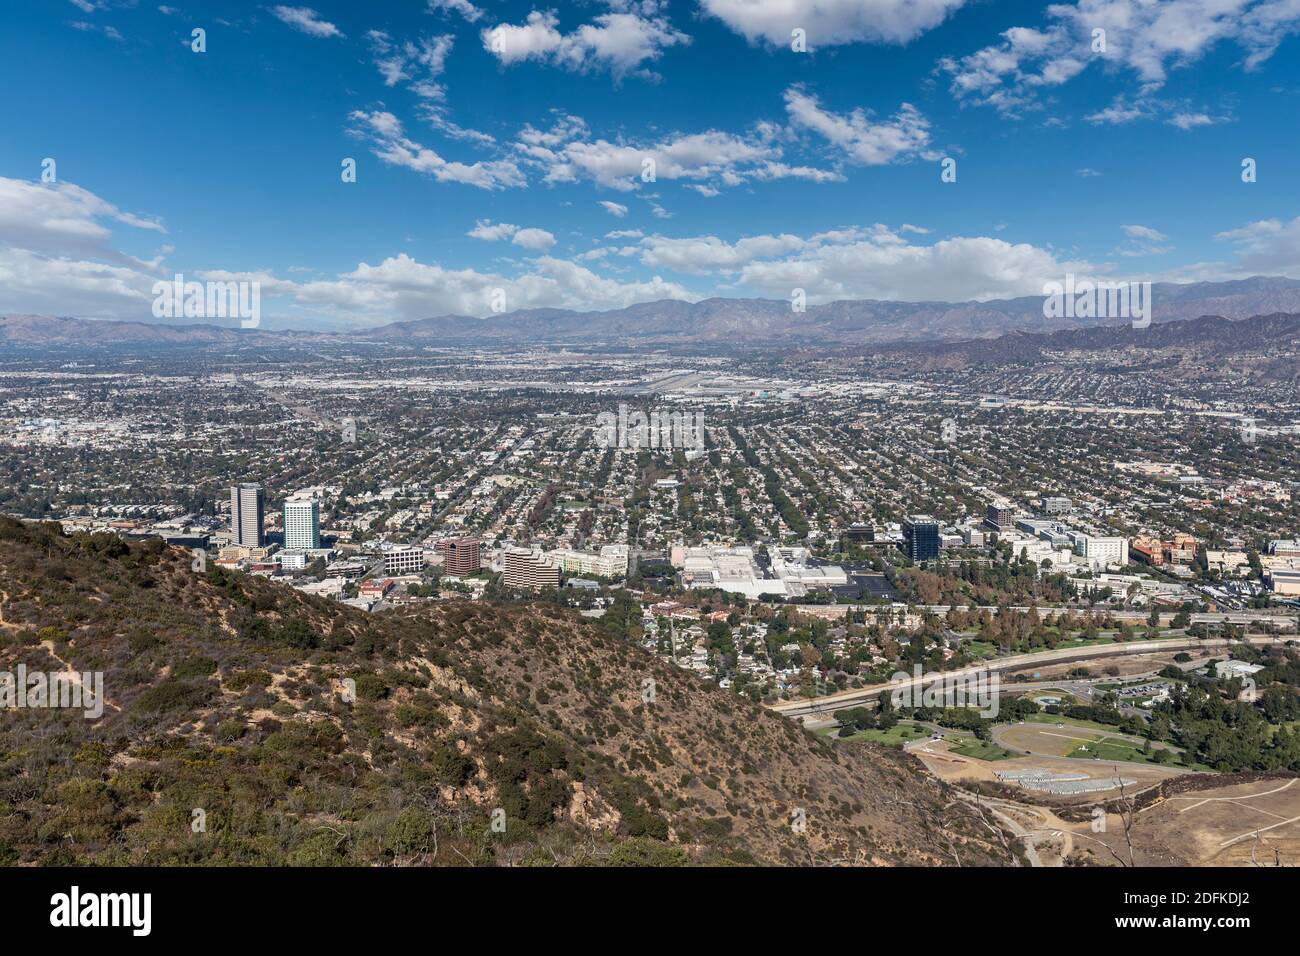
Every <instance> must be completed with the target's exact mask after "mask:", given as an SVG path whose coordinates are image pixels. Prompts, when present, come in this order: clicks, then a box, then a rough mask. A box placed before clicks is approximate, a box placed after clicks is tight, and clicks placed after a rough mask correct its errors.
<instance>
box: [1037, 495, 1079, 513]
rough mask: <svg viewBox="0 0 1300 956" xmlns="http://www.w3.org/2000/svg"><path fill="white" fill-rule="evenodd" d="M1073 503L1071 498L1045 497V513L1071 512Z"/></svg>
mask: <svg viewBox="0 0 1300 956" xmlns="http://www.w3.org/2000/svg"><path fill="white" fill-rule="evenodd" d="M1072 507H1073V503H1072V502H1071V501H1070V499H1069V498H1059V497H1051V498H1044V499H1043V513H1044V514H1049V515H1064V514H1069V513H1070V509H1071V508H1072Z"/></svg>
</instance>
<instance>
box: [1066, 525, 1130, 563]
mask: <svg viewBox="0 0 1300 956" xmlns="http://www.w3.org/2000/svg"><path fill="white" fill-rule="evenodd" d="M1069 535H1070V538H1071V540H1072V541H1073V542H1074V553H1075V554H1077V555H1079V556H1080V557H1082V558H1083V559H1084V560H1085V561H1086V562H1087V563H1088V564H1091V565H1092V566H1093V568H1104V567H1106V566H1107V565H1111V564H1117V565H1119V566H1120V567H1123V566H1124V565H1126V564H1128V539H1127V538H1116V537H1110V536H1106V537H1099V536H1097V535H1091V534H1083V533H1082V532H1078V531H1071V532H1070V533H1069Z"/></svg>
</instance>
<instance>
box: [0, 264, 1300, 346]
mask: <svg viewBox="0 0 1300 956" xmlns="http://www.w3.org/2000/svg"><path fill="white" fill-rule="evenodd" d="M1151 300H1152V302H1153V322H1154V323H1156V324H1160V323H1169V322H1177V321H1183V320H1187V319H1196V318H1200V317H1201V316H1220V317H1223V318H1226V319H1244V318H1248V317H1251V316H1257V315H1271V314H1276V313H1300V280H1295V279H1288V278H1282V277H1272V276H1255V277H1252V278H1249V279H1239V280H1232V281H1228V282H1197V283H1186V284H1178V283H1166V282H1161V283H1155V284H1154V285H1153V286H1152V290H1151ZM1043 311H1044V310H1043V297H1042V296H1022V297H1019V298H1014V299H996V300H991V301H987V302H957V303H950V302H885V301H879V300H869V299H860V300H843V301H837V302H830V303H826V304H824V305H812V306H809V307H808V308H807V310H806V311H804V312H795V311H794V310H793V309H792V307H791V305H790V303H789V302H787V301H785V300H775V299H730V298H710V299H703V300H701V301H698V302H684V301H680V300H670V299H665V300H660V301H656V302H645V303H641V304H638V305H633V306H628V307H627V308H623V309H614V310H607V311H596V312H578V311H574V310H569V309H525V310H520V311H516V312H509V313H504V314H502V315H493V316H489V317H487V318H475V317H473V316H466V315H443V316H436V317H431V318H424V319H415V320H410V321H403V322H393V323H390V324H388V325H381V326H375V327H370V328H363V329H357V330H355V331H350V332H318V331H299V330H271V329H261V328H259V329H240V328H231V327H228V326H218V325H210V324H209V325H205V324H190V325H184V324H178V323H152V322H123V321H113V320H86V319H79V318H74V317H53V316H33V315H5V316H0V347H3V346H11V347H15V348H49V347H56V348H69V347H90V348H103V347H114V346H117V347H126V348H140V347H148V348H159V347H169V346H190V347H202V346H206V345H214V346H240V345H250V346H263V345H294V344H318V343H328V342H336V343H351V344H358V343H378V344H388V345H397V346H400V345H402V344H411V345H417V346H430V345H435V346H437V345H446V346H475V345H487V346H512V345H513V346H527V345H557V346H580V347H592V346H611V347H635V346H644V347H655V348H672V347H679V346H703V347H736V346H745V347H780V346H832V347H834V346H841V347H844V346H847V347H852V346H862V345H880V344H884V343H899V342H916V343H930V342H954V341H972V340H982V339H994V338H997V337H998V336H1002V335H1006V334H1008V333H1013V332H1033V333H1050V332H1059V331H1068V330H1072V329H1084V328H1088V327H1095V326H1098V325H1110V326H1112V327H1113V326H1115V325H1117V324H1119V323H1116V322H1109V323H1108V322H1107V321H1105V320H1099V319H1096V318H1090V317H1074V316H1059V317H1054V318H1047V317H1045V316H1044V314H1043ZM1124 324H1127V323H1124Z"/></svg>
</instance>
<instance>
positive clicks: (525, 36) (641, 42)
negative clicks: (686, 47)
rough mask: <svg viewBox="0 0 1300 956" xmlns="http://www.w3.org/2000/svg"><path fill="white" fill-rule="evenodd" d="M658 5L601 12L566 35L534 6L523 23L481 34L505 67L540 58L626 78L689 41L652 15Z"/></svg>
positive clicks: (552, 16) (551, 15)
mask: <svg viewBox="0 0 1300 956" xmlns="http://www.w3.org/2000/svg"><path fill="white" fill-rule="evenodd" d="M654 9H655V8H654V5H653V4H641V5H640V8H636V7H632V8H628V9H623V10H616V11H613V12H610V13H605V14H601V15H600V16H598V17H596V18H595V21H594V22H593V23H589V24H585V25H583V26H580V27H579V28H578V29H577V30H575V31H573V32H572V33H567V34H566V33H561V32H560V30H559V18H558V17H557V16H556V15H555V14H554V13H553V12H550V11H547V12H540V11H537V10H534V11H533V12H532V13H530V14H529V15H528V19H527V20H526V21H525V22H524V23H522V24H518V25H514V24H509V23H502V24H498V25H497V26H495V27H491V28H486V29H484V30H483V31H482V33H481V34H480V37H481V39H482V41H483V49H485V50H487V51H488V52H489V53H491V54H492V55H493V56H495V57H496V58H497V59H498V60H499V61H500V62H501V63H502V64H503V65H505V66H510V65H512V64H515V63H521V62H523V61H525V60H537V61H539V62H543V63H550V64H553V65H555V66H559V67H562V68H564V69H567V70H575V71H580V70H589V69H605V70H609V71H610V72H611V73H612V74H614V75H615V76H616V77H621V76H623V75H625V74H627V73H630V72H632V71H634V70H638V68H640V67H641V66H642V64H644V63H647V62H651V61H654V60H657V59H659V58H660V57H661V56H663V51H664V50H666V49H668V48H669V47H674V46H679V45H683V44H687V43H690V37H688V36H687V35H686V34H684V33H681V32H679V31H678V30H676V29H675V28H674V27H673V26H672V24H670V23H669V22H668V20H667V19H666V18H664V17H661V16H657V15H653V11H654ZM647 11H649V12H650V13H651V15H645V14H646V12H647Z"/></svg>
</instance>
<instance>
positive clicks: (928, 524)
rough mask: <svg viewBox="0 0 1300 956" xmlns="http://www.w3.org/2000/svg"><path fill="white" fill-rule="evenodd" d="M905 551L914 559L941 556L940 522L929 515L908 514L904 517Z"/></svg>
mask: <svg viewBox="0 0 1300 956" xmlns="http://www.w3.org/2000/svg"><path fill="white" fill-rule="evenodd" d="M903 551H904V553H906V554H907V556H908V557H909V558H911V559H912V560H913V561H929V560H931V559H933V558H937V557H938V556H939V522H938V521H936V520H935V519H934V518H932V517H930V516H929V515H908V516H907V517H906V518H904V519H903Z"/></svg>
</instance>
